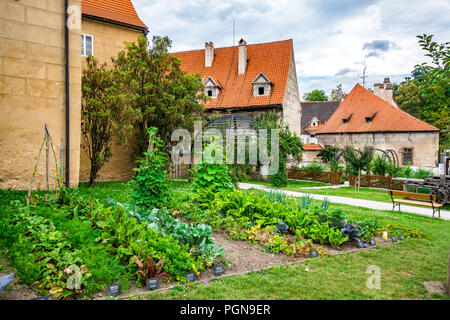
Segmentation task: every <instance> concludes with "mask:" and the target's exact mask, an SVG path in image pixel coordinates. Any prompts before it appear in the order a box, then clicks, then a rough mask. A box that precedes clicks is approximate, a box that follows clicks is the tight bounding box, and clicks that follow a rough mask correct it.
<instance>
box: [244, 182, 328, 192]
mask: <svg viewBox="0 0 450 320" xmlns="http://www.w3.org/2000/svg"><path fill="white" fill-rule="evenodd" d="M246 183H253V184H260V185H264V186H268V187H271V188H274V189H284V190H290V191H301V192H303V189H301V188H310V187H325V186H330V184H329V183H324V182H315V181H299V180H289V184H288V185H287V186H286V187H274V186H272V184H271V183H270V182H268V181H260V180H250V181H249V182H246Z"/></svg>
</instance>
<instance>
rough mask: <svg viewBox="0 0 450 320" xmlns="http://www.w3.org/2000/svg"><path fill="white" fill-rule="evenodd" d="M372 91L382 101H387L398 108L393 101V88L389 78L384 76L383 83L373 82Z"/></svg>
mask: <svg viewBox="0 0 450 320" xmlns="http://www.w3.org/2000/svg"><path fill="white" fill-rule="evenodd" d="M373 93H374V94H375V95H376V96H378V97H380V98H381V99H383V100H384V101H386V102H389V103H390V104H392V105H393V106H394V107H396V108H398V106H397V104H396V103H395V101H394V90H393V88H392V84H391V80H389V78H384V81H383V83H375V84H374V86H373Z"/></svg>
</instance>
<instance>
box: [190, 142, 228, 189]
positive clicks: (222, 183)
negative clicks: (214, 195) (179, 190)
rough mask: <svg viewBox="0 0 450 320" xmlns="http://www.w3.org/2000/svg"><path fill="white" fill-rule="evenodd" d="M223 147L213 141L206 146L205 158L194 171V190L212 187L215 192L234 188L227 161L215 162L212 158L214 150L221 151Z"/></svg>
mask: <svg viewBox="0 0 450 320" xmlns="http://www.w3.org/2000/svg"><path fill="white" fill-rule="evenodd" d="M221 150H222V147H221V146H219V145H218V144H217V143H215V142H212V143H211V144H210V145H208V146H207V147H206V148H205V151H204V153H203V160H202V162H201V163H199V164H198V165H197V170H196V171H195V172H194V183H193V184H192V188H193V189H194V191H199V190H201V189H210V190H212V191H213V192H218V191H221V190H226V189H232V188H233V184H232V183H231V178H230V172H229V170H228V166H227V165H226V164H225V163H215V161H214V159H213V158H212V154H213V152H221Z"/></svg>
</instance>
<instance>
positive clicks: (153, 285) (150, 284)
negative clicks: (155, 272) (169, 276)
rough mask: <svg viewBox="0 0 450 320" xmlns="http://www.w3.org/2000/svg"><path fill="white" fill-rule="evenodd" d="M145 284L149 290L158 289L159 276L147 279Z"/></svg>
mask: <svg viewBox="0 0 450 320" xmlns="http://www.w3.org/2000/svg"><path fill="white" fill-rule="evenodd" d="M145 284H146V287H147V289H148V290H156V289H158V288H159V278H154V279H147V281H146V282H145Z"/></svg>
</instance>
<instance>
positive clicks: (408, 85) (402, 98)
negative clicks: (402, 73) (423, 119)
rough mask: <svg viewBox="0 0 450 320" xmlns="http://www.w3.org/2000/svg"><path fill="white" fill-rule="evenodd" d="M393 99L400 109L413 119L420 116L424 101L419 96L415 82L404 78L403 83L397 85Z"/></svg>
mask: <svg viewBox="0 0 450 320" xmlns="http://www.w3.org/2000/svg"><path fill="white" fill-rule="evenodd" d="M394 97H395V98H394V99H395V102H396V103H397V105H398V106H399V108H400V109H402V110H403V111H406V112H408V113H409V114H412V115H413V116H415V117H420V116H421V113H422V108H423V106H424V104H425V100H424V98H423V97H422V96H421V95H420V89H419V87H418V86H417V83H416V81H414V80H412V79H411V78H409V77H408V78H405V81H403V82H402V83H401V84H400V85H399V87H398V91H397V94H396V95H394Z"/></svg>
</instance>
